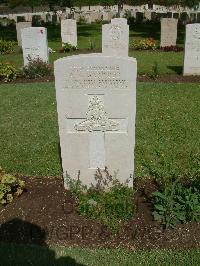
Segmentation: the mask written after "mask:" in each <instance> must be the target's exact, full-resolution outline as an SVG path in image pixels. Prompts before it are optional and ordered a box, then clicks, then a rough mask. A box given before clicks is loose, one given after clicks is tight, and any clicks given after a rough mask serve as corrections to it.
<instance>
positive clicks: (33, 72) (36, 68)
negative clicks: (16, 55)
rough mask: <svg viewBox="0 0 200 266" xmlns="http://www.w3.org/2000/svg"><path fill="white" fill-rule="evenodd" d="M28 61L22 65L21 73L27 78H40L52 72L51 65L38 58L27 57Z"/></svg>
mask: <svg viewBox="0 0 200 266" xmlns="http://www.w3.org/2000/svg"><path fill="white" fill-rule="evenodd" d="M28 61H29V63H28V64H27V65H26V66H24V67H23V75H24V76H25V77H26V78H28V79H35V78H41V77H45V76H50V75H51V74H52V68H51V66H50V65H49V64H48V63H46V62H44V61H42V60H41V59H40V58H36V59H31V58H30V57H29V58H28Z"/></svg>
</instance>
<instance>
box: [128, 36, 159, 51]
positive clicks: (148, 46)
mask: <svg viewBox="0 0 200 266" xmlns="http://www.w3.org/2000/svg"><path fill="white" fill-rule="evenodd" d="M131 48H133V49H135V50H156V49H157V45H156V41H155V40H154V39H153V38H148V39H142V40H135V41H134V42H133V43H132V45H131Z"/></svg>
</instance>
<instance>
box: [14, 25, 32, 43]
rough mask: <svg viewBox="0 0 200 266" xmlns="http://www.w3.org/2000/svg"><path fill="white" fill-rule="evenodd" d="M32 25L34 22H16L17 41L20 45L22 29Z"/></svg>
mask: <svg viewBox="0 0 200 266" xmlns="http://www.w3.org/2000/svg"><path fill="white" fill-rule="evenodd" d="M31 26H32V22H18V23H16V31H17V42H18V46H22V37H21V30H22V29H24V28H29V27H31Z"/></svg>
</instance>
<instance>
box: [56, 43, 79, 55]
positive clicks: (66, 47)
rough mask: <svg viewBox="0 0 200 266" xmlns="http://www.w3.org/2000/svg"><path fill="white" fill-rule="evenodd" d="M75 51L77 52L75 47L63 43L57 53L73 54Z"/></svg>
mask: <svg viewBox="0 0 200 266" xmlns="http://www.w3.org/2000/svg"><path fill="white" fill-rule="evenodd" d="M76 50H77V47H76V46H73V45H71V44H70V43H63V44H62V48H61V49H60V50H59V52H60V53H69V52H73V51H76Z"/></svg>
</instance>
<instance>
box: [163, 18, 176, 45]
mask: <svg viewBox="0 0 200 266" xmlns="http://www.w3.org/2000/svg"><path fill="white" fill-rule="evenodd" d="M177 24H178V20H177V19H174V18H162V19H161V42H160V47H167V46H176V40H177Z"/></svg>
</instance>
